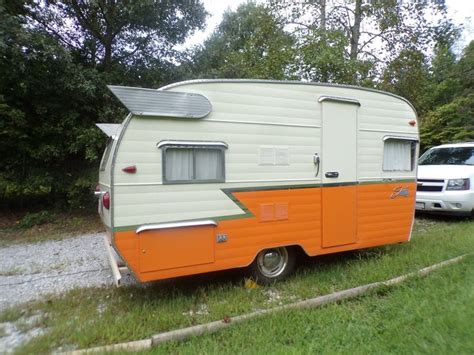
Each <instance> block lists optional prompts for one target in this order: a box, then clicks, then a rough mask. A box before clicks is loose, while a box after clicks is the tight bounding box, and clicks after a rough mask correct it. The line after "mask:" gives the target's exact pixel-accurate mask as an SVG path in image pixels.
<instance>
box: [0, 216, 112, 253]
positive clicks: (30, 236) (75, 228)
mask: <svg viewBox="0 0 474 355" xmlns="http://www.w3.org/2000/svg"><path fill="white" fill-rule="evenodd" d="M35 215H38V216H40V217H42V216H47V218H32V216H35ZM103 231H104V227H103V225H102V222H101V221H100V219H99V217H98V215H81V214H67V213H54V212H45V211H43V212H40V213H37V214H27V215H25V216H18V215H11V214H4V215H0V247H5V246H8V245H12V244H17V243H36V242H41V241H45V240H60V239H64V238H67V237H73V236H77V235H80V234H85V233H96V232H103Z"/></svg>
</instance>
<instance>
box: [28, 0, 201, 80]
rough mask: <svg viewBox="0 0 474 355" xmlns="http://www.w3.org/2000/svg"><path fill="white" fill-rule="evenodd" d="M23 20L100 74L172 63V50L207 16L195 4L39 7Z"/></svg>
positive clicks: (103, 2) (148, 0) (104, 1)
mask: <svg viewBox="0 0 474 355" xmlns="http://www.w3.org/2000/svg"><path fill="white" fill-rule="evenodd" d="M28 10H29V11H28V15H27V17H28V20H29V23H30V24H31V25H33V26H36V27H39V28H41V29H43V30H45V31H47V32H48V33H49V34H51V35H52V36H54V37H55V38H56V39H57V40H59V41H60V42H61V43H62V44H63V45H64V46H66V47H67V48H68V49H69V50H71V51H72V52H73V53H75V54H76V55H77V56H79V57H80V61H81V62H83V63H88V64H89V65H90V66H92V67H98V68H99V69H101V70H103V71H111V70H112V66H113V65H114V64H116V63H122V64H127V65H134V64H136V63H137V62H145V63H146V62H148V61H149V60H150V59H151V58H155V59H156V58H163V59H164V58H166V59H171V58H172V57H173V56H174V55H175V54H176V52H175V51H174V50H173V47H174V46H175V45H176V44H178V43H182V42H183V41H184V40H185V38H186V37H187V36H188V34H189V33H190V32H192V31H194V30H195V29H202V28H203V26H204V23H205V21H204V20H205V17H206V15H207V14H206V12H205V10H204V6H203V4H202V3H201V2H200V1H197V0H195V1H155V0H142V1H118V0H97V1H79V0H72V1H55V2H49V1H40V2H37V3H33V4H31V5H30V6H29V7H28Z"/></svg>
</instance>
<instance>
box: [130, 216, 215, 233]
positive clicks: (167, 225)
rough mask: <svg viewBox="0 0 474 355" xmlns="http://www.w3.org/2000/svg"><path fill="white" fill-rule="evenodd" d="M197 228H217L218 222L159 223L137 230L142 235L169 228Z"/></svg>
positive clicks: (209, 220) (208, 220)
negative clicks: (146, 232) (142, 233)
mask: <svg viewBox="0 0 474 355" xmlns="http://www.w3.org/2000/svg"><path fill="white" fill-rule="evenodd" d="M197 226H217V222H216V221H213V220H211V219H207V220H203V221H190V222H174V223H159V224H146V225H143V226H140V227H138V228H137V230H136V233H137V234H138V233H141V232H145V231H149V230H157V229H168V228H185V227H197Z"/></svg>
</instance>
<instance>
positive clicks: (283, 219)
mask: <svg viewBox="0 0 474 355" xmlns="http://www.w3.org/2000/svg"><path fill="white" fill-rule="evenodd" d="M109 88H110V90H111V91H112V92H113V93H114V95H115V96H116V97H117V98H118V99H119V100H120V101H121V102H122V103H123V104H124V105H125V107H126V108H127V109H128V110H129V111H130V114H129V115H128V116H127V118H126V119H125V120H124V122H123V123H122V124H120V125H111V124H98V126H99V127H100V128H101V129H102V130H103V131H104V132H105V133H106V134H107V135H108V136H109V141H108V144H107V148H106V150H105V153H104V155H103V158H102V161H101V163H100V174H99V176H100V178H99V186H100V191H98V195H100V198H99V213H100V215H101V218H102V220H103V223H104V224H105V226H106V229H107V234H108V238H109V242H110V244H111V245H112V246H113V248H114V249H115V251H116V252H117V254H118V255H119V256H120V257H121V258H122V259H123V261H124V262H125V264H126V266H127V267H128V268H129V270H130V271H131V272H132V273H133V275H134V276H135V277H136V278H137V279H138V280H139V281H141V282H147V281H153V280H160V279H165V278H172V277H178V276H184V275H191V274H197V273H205V272H210V271H216V270H224V269H231V268H240V267H247V266H250V270H251V271H252V274H253V275H254V277H255V278H256V279H258V280H259V281H260V282H262V283H268V282H272V281H275V280H279V279H281V278H283V277H284V276H286V275H287V274H289V273H290V272H291V271H292V269H293V267H294V264H295V255H296V254H295V252H296V251H297V249H301V250H302V251H304V252H305V253H306V254H308V255H310V256H316V255H323V254H329V253H336V252H341V251H346V250H353V249H360V248H368V247H374V246H379V245H385V244H391V243H400V242H406V241H408V240H409V239H410V235H411V229H412V223H413V216H414V207H415V192H416V170H417V166H416V160H417V159H416V158H417V152H418V129H417V121H416V112H415V110H414V109H413V106H412V105H410V103H409V102H407V101H406V100H405V99H403V98H401V97H398V96H395V95H392V94H389V93H386V92H381V91H376V90H369V89H364V88H359V87H351V86H339V85H325V84H313V83H302V82H291V81H281V82H280V81H258V80H197V81H187V82H180V83H177V84H173V85H169V86H166V87H163V88H161V89H158V90H152V89H143V88H130V87H119V86H110V87H109ZM118 277H120V276H118Z"/></svg>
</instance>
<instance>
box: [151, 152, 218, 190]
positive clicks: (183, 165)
mask: <svg viewBox="0 0 474 355" xmlns="http://www.w3.org/2000/svg"><path fill="white" fill-rule="evenodd" d="M160 148H162V149H163V182H164V183H167V184H179V183H203V182H224V181H225V168H224V167H225V155H224V149H225V148H226V146H223V145H205V144H200V145H192V144H179V145H177V144H169V145H166V146H163V147H160Z"/></svg>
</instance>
